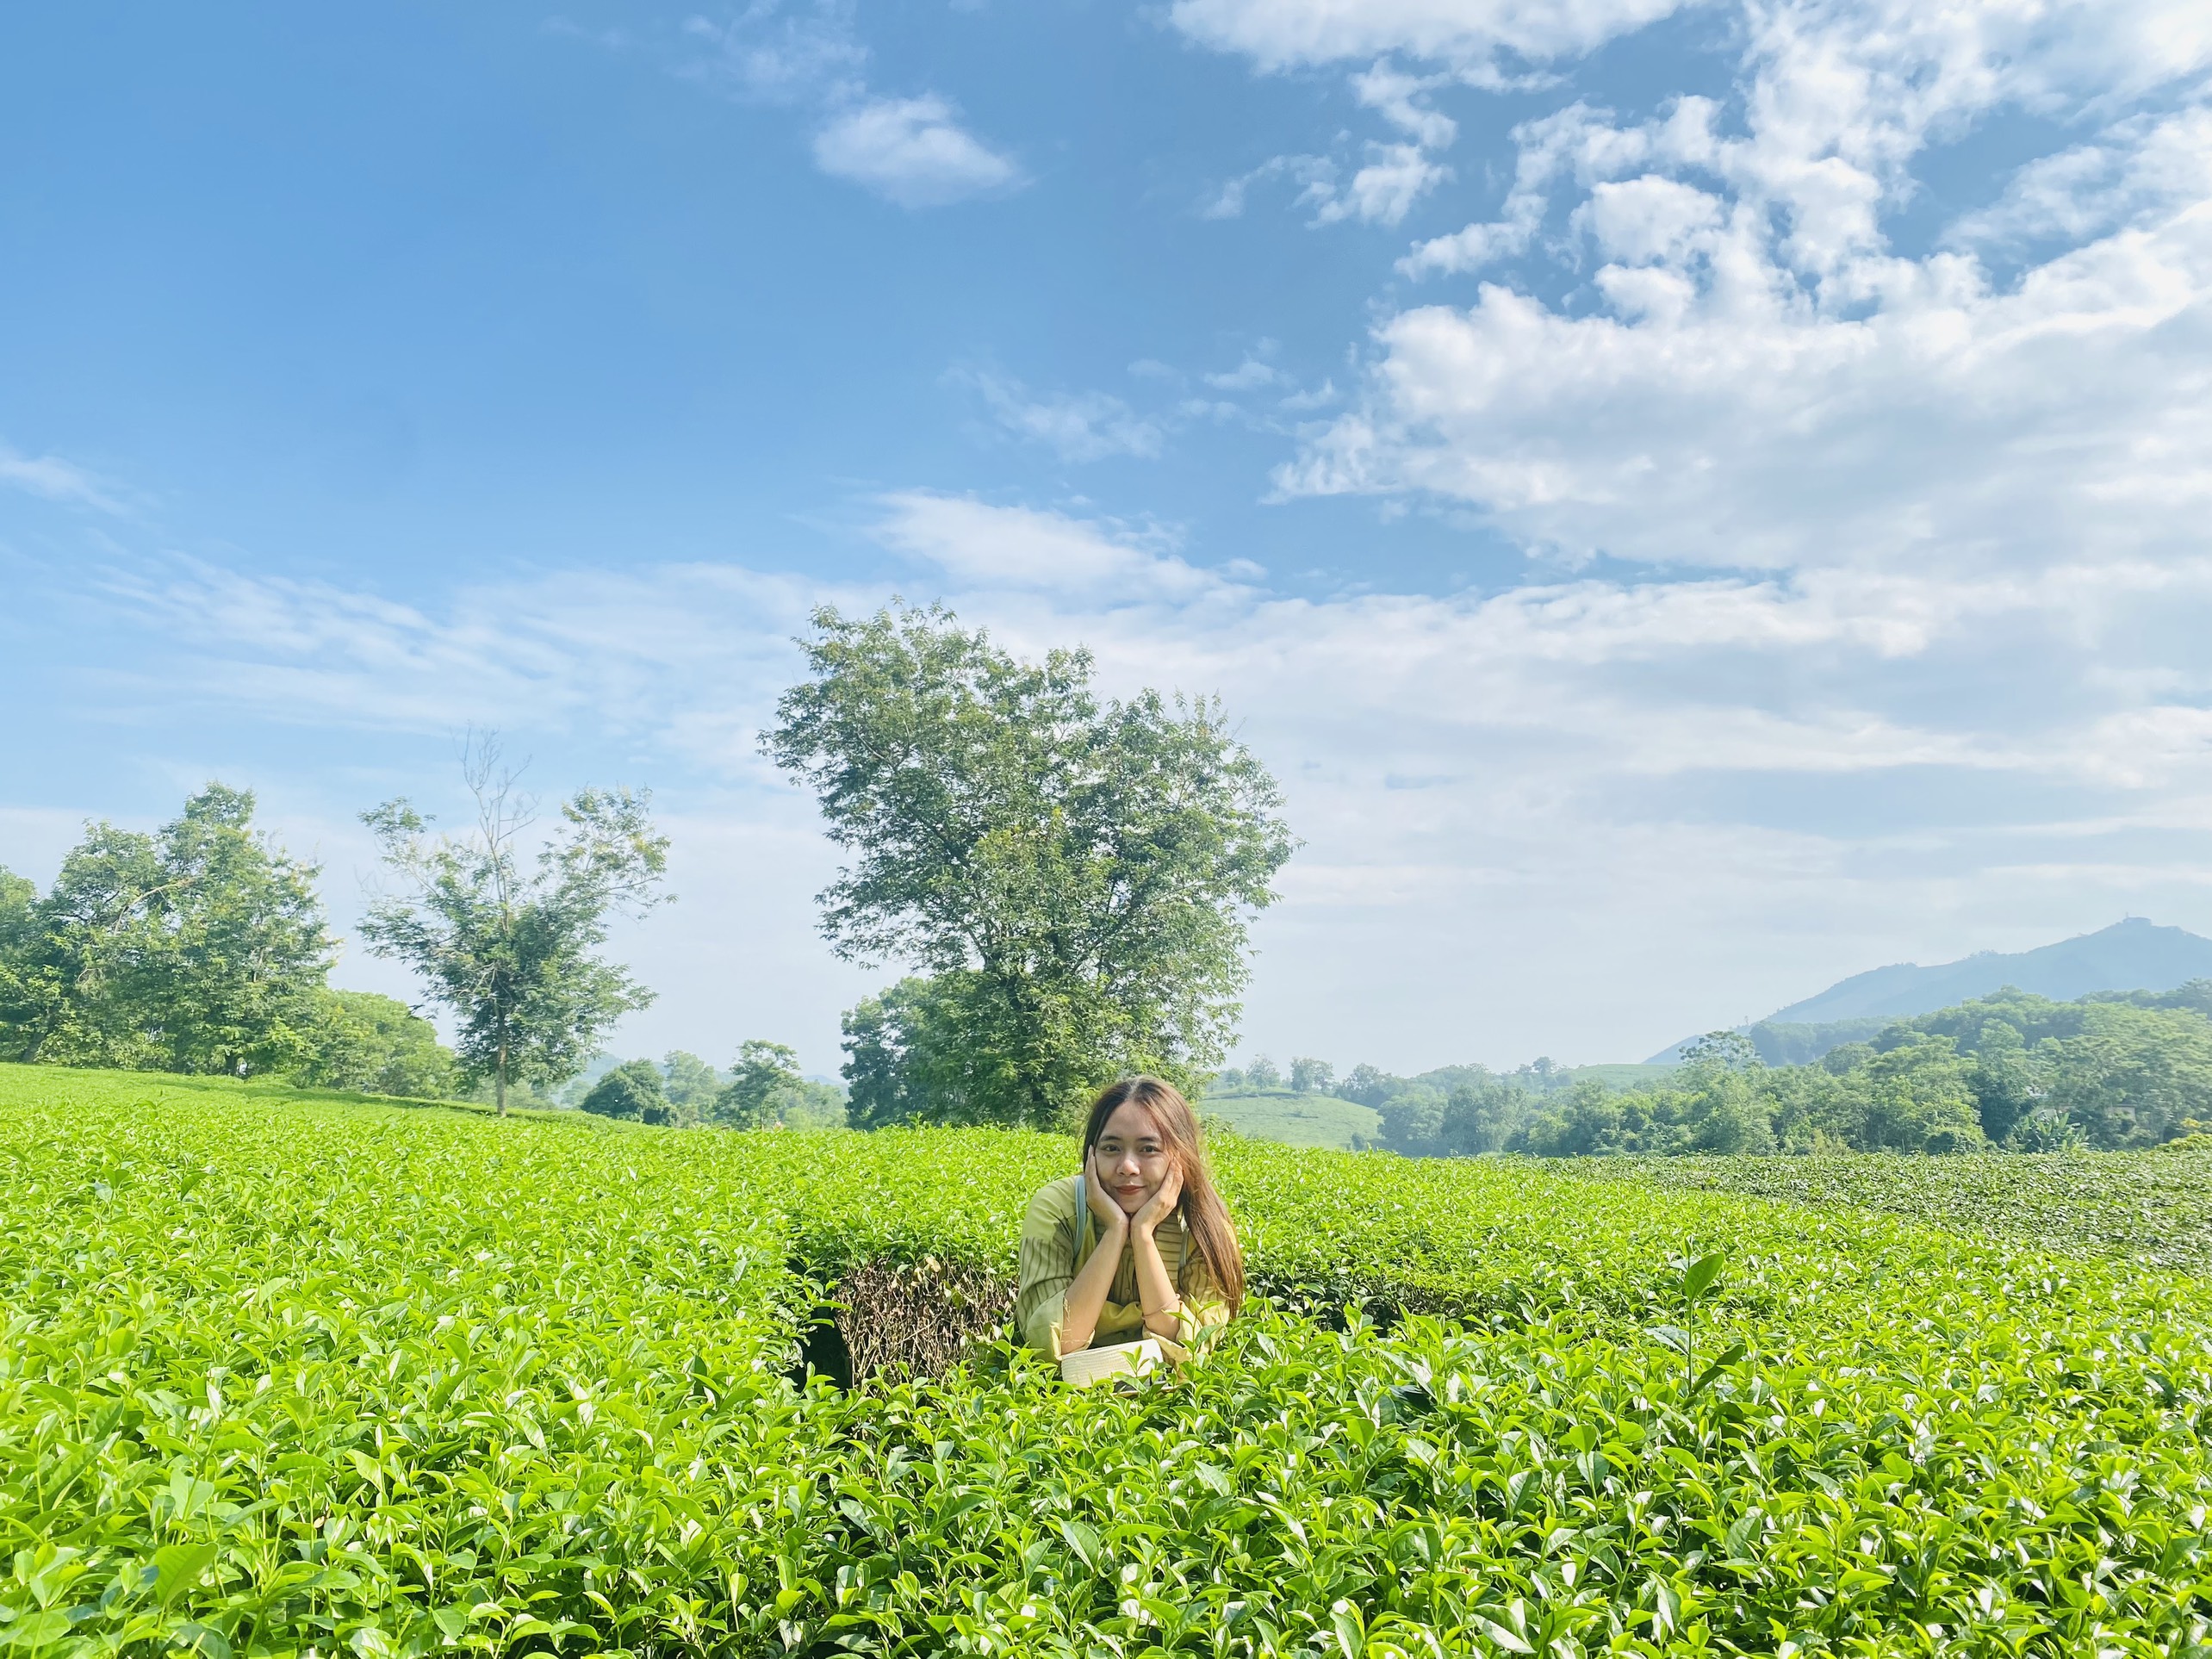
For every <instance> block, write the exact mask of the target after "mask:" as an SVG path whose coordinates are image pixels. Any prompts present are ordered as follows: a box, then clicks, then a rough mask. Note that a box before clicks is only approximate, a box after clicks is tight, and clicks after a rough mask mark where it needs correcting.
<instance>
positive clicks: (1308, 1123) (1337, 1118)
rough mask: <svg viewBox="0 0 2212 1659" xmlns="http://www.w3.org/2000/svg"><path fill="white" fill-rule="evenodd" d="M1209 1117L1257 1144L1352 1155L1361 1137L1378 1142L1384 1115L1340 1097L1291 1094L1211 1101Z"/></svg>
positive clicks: (1203, 1106)
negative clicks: (1269, 1142)
mask: <svg viewBox="0 0 2212 1659" xmlns="http://www.w3.org/2000/svg"><path fill="white" fill-rule="evenodd" d="M1198 1109H1199V1110H1200V1111H1201V1112H1202V1113H1203V1114H1204V1115H1206V1116H1208V1117H1218V1118H1220V1119H1221V1120H1222V1121H1223V1122H1226V1123H1227V1124H1228V1126H1229V1127H1230V1128H1233V1129H1234V1130H1235V1131H1236V1132H1237V1133H1238V1134H1240V1135H1243V1136H1245V1137H1246V1139H1247V1140H1273V1141H1277V1142H1279V1143H1280V1144H1282V1145H1283V1146H1333V1147H1335V1148H1336V1149H1337V1150H1338V1151H1339V1152H1349V1151H1351V1146H1352V1137H1353V1136H1355V1135H1358V1136H1360V1137H1363V1138H1364V1139H1365V1140H1373V1139H1374V1138H1375V1132H1376V1128H1378V1127H1379V1126H1380V1125H1381V1123H1382V1122H1383V1115H1382V1114H1381V1113H1379V1112H1377V1111H1376V1109H1374V1108H1373V1107H1371V1106H1362V1105H1361V1104H1359V1103H1358V1102H1357V1101H1351V1100H1339V1099H1338V1098H1337V1097H1335V1096H1334V1095H1299V1094H1293V1093H1292V1092H1291V1091H1290V1090H1288V1089H1271V1090H1265V1091H1264V1092H1261V1093H1256V1094H1233V1095H1208V1096H1206V1097H1204V1098H1203V1099H1202V1100H1201V1101H1200V1102H1199V1103H1198Z"/></svg>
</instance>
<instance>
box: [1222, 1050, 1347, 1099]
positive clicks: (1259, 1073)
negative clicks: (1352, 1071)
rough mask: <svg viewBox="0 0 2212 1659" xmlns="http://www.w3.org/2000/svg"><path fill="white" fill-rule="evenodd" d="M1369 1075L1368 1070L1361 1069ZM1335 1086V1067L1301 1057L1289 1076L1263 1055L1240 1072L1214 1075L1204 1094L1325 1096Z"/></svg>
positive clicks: (1235, 1069)
mask: <svg viewBox="0 0 2212 1659" xmlns="http://www.w3.org/2000/svg"><path fill="white" fill-rule="evenodd" d="M1365 1069H1367V1070H1369V1071H1373V1070H1374V1068H1373V1067H1372V1066H1369V1067H1367V1068H1365ZM1336 1086H1337V1075H1336V1067H1335V1066H1332V1065H1330V1064H1329V1063H1328V1062H1327V1060H1324V1059H1313V1058H1312V1057H1311V1056H1308V1055H1302V1056H1300V1057H1298V1058H1296V1059H1293V1060H1292V1061H1291V1062H1290V1075H1289V1077H1287V1078H1286V1077H1284V1076H1283V1071H1282V1068H1281V1067H1279V1066H1277V1065H1276V1063H1275V1062H1274V1061H1273V1060H1271V1059H1268V1057H1267V1056H1266V1055H1264V1054H1262V1055H1260V1056H1258V1058H1257V1059H1254V1060H1253V1061H1252V1063H1251V1064H1250V1065H1249V1066H1245V1067H1244V1068H1243V1069H1242V1070H1239V1069H1238V1068H1237V1067H1235V1066H1230V1067H1228V1068H1227V1069H1226V1070H1224V1071H1221V1072H1215V1074H1214V1080H1213V1082H1212V1084H1210V1085H1209V1088H1208V1090H1207V1092H1208V1093H1209V1094H1215V1095H1244V1094H1252V1095H1271V1094H1277V1093H1279V1092H1281V1091H1282V1090H1285V1089H1288V1090H1289V1091H1290V1092H1291V1093H1292V1094H1294V1095H1326V1094H1327V1093H1329V1092H1330V1091H1331V1090H1334V1089H1335V1088H1336Z"/></svg>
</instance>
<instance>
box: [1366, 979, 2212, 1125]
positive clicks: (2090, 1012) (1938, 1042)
mask: <svg viewBox="0 0 2212 1659" xmlns="http://www.w3.org/2000/svg"><path fill="white" fill-rule="evenodd" d="M2207 1010H2212V981H2207V980H2196V981H2192V982H2191V983H2190V984H2189V985H2184V986H2182V987H2181V988H2180V989H2179V990H2178V991H2106V992H2099V993H2097V994H2096V995H2093V996H2090V997H2083V998H2081V999H2080V1000H2079V1001H2077V1002H2070V1003H2059V1002H2052V1001H2050V1000H2049V999H2047V998H2046V997H2037V996H2034V995H2031V994H2029V993H2028V992H2025V991H2015V990H2011V989H2010V988H2008V989H2006V990H2004V991H1999V992H1998V994H1997V995H1995V996H1993V997H1985V998H1981V999H1979V1000H1977V1001H1973V1002H1968V1003H1960V1004H1959V1005H1958V1006H1956V1007H1954V1008H1946V1009H1941V1010H1937V1011H1936V1012H1935V1013H1933V1014H1923V1015H1919V1016H1915V1017H1913V1018H1911V1019H1904V1020H1894V1021H1888V1022H1882V1023H1880V1026H1879V1028H1877V1029H1875V1030H1873V1031H1872V1032H1871V1033H1868V1034H1867V1035H1866V1036H1865V1037H1863V1038H1861V1039H1860V1040H1855V1041H1845V1042H1842V1043H1838V1044H1835V1045H1833V1046H1830V1045H1827V1044H1825V1043H1822V1044H1821V1045H1820V1048H1819V1053H1818V1056H1817V1059H1813V1060H1811V1061H1810V1062H1809V1063H1804V1064H1782V1065H1774V1064H1770V1063H1768V1060H1767V1059H1765V1058H1763V1057H1762V1053H1761V1051H1760V1045H1759V1044H1758V1043H1757V1042H1756V1041H1755V1038H1754V1036H1753V1035H1750V1034H1747V1033H1743V1032H1733V1031H1722V1032H1713V1033H1712V1034H1710V1035H1706V1036H1704V1037H1700V1038H1699V1039H1697V1040H1696V1041H1693V1042H1692V1043H1690V1044H1689V1045H1687V1047H1686V1049H1685V1058H1684V1059H1683V1062H1682V1063H1681V1065H1680V1066H1675V1067H1674V1068H1672V1069H1671V1070H1670V1071H1668V1072H1666V1073H1665V1074H1664V1075H1663V1077H1662V1078H1658V1079H1655V1080H1651V1081H1645V1082H1638V1083H1636V1084H1632V1085H1631V1086H1629V1087H1626V1088H1619V1087H1609V1086H1608V1085H1607V1083H1606V1081H1604V1080H1603V1079H1602V1078H1601V1077H1600V1076H1594V1075H1590V1074H1589V1073H1588V1072H1583V1073H1581V1074H1579V1075H1578V1074H1577V1073H1575V1072H1569V1071H1566V1070H1564V1069H1563V1068H1559V1067H1556V1066H1552V1065H1551V1063H1550V1061H1548V1060H1539V1061H1538V1062H1537V1063H1536V1064H1535V1065H1534V1066H1524V1067H1522V1068H1521V1069H1520V1070H1519V1072H1511V1073H1505V1074H1500V1073H1495V1072H1489V1071H1487V1070H1485V1069H1484V1068H1483V1067H1481V1066H1451V1067H1446V1068H1445V1069H1443V1070H1440V1071H1437V1072H1426V1073H1424V1074H1422V1075H1421V1076H1420V1077H1416V1078H1397V1077H1391V1076H1389V1075H1388V1074H1385V1073H1383V1072H1376V1070H1375V1069H1374V1068H1373V1067H1371V1066H1359V1067H1357V1068H1355V1069H1354V1070H1353V1071H1352V1072H1351V1073H1350V1074H1349V1075H1348V1076H1347V1077H1346V1078H1345V1079H1344V1081H1343V1082H1342V1084H1340V1085H1339V1088H1338V1090H1337V1092H1338V1093H1339V1095H1341V1096H1343V1097H1345V1098H1347V1099H1351V1100H1355V1101H1358V1102H1359V1103H1361V1104H1363V1105H1366V1106H1371V1107H1373V1108H1374V1109H1376V1111H1377V1112H1378V1113H1380V1114H1381V1116H1382V1120H1383V1121H1382V1126H1381V1129H1380V1133H1379V1134H1378V1135H1377V1136H1376V1142H1375V1144H1376V1145H1378V1146H1383V1147H1387V1148H1389V1149H1390V1150H1392V1151H1394V1152H1400V1153H1406V1154H1407V1155H1409V1156H1416V1157H1465V1156H1471V1155H1475V1154H1479V1153H1494V1152H1504V1153H1530V1154H1533V1155H1535V1156H1538V1157H1544V1158H1573V1157H1584V1156H1589V1155H1592V1154H1599V1153H1647V1154H1648V1153H1659V1154H1674V1153H1768V1152H1779V1153H1813V1152H1821V1151H1828V1150H1834V1151H1846V1150H1849V1151H1858V1152H1876V1151H1885V1150H1887V1151H1898V1152H1921V1153H1954V1152H1985V1151H1990V1150H1992V1149H1994V1150H2003V1151H2010V1152H2046V1151H2053V1150H2056V1149H2058V1148H2060V1147H2065V1146H2091V1147H2097V1148H2100V1149H2120V1148H2127V1147H2137V1146H2159V1145H2161V1144H2163V1143H2164V1142H2166V1141H2169V1140H2173V1139H2175V1138H2177V1137H2178V1136H2180V1135H2184V1134H2196V1133H2201V1132H2203V1131H2205V1130H2207V1129H2208V1128H2212V1018H2208V1016H2207ZM1855 1023H1857V1022H1855ZM1776 1029H1778V1030H1784V1029H1786V1028H1776ZM1799 1029H1800V1030H1801V1031H1803V1032H1821V1031H1823V1028H1817V1027H1808V1028H1799ZM1773 1035H1774V1034H1773V1033H1772V1032H1770V1033H1768V1036H1769V1038H1770V1040H1772V1038H1773ZM1799 1041H1801V1042H1803V1043H1805V1044H1806V1045H1808V1046H1810V1045H1811V1043H1813V1042H1816V1041H1818V1039H1817V1038H1813V1037H1800V1038H1799ZM1780 1052H1784V1053H1786V1052H1789V1051H1788V1050H1787V1049H1782V1050H1780ZM1593 1069H1595V1068H1593ZM1642 1069H1643V1068H1638V1070H1639V1071H1640V1070H1642Z"/></svg>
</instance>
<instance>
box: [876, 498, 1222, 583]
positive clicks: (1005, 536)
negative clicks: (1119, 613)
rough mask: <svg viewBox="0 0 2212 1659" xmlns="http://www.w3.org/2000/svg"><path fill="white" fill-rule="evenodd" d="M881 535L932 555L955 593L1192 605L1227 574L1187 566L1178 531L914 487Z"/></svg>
mask: <svg viewBox="0 0 2212 1659" xmlns="http://www.w3.org/2000/svg"><path fill="white" fill-rule="evenodd" d="M884 506H885V515H884V517H883V518H882V519H881V520H880V521H879V523H878V525H877V526H876V531H875V534H876V536H877V538H878V539H879V540H880V541H881V542H883V543H884V544H885V545H886V546H888V547H892V548H895V549H897V550H898V551H900V552H902V553H906V554H909V555H911V556H914V557H916V558H917V559H921V560H923V561H926V562H928V563H929V564H930V565H932V566H934V567H935V568H936V569H939V570H941V571H942V572H943V573H944V575H946V576H947V577H948V578H949V579H950V584H951V586H952V587H953V588H954V591H967V592H973V591H977V590H981V591H984V592H1016V593H1047V594H1054V595H1059V596H1062V597H1066V598H1072V599H1074V600H1079V601H1082V602H1084V603H1088V604H1094V605H1096V604H1108V605H1110V604H1115V603H1126V602H1129V601H1134V600H1146V601H1185V602H1187V601H1190V600H1198V599H1202V598H1206V597H1209V596H1215V595H1219V594H1221V593H1225V592H1227V591H1228V589H1227V584H1225V583H1224V582H1223V581H1222V579H1221V578H1219V577H1216V576H1214V575H1210V574H1209V573H1208V572H1205V571H1202V570H1198V569H1194V568H1193V567H1192V566H1190V565H1189V564H1186V563H1185V562H1184V561H1183V560H1182V559H1181V558H1180V557H1179V556H1177V554H1176V553H1175V552H1174V551H1173V550H1172V544H1173V537H1170V536H1167V535H1164V534H1163V533H1161V532H1159V531H1140V532H1134V533H1132V532H1130V531H1127V530H1123V529H1118V528H1115V527H1111V526H1108V525H1101V524H1098V523H1097V522H1093V521H1086V520H1082V519H1072V518H1069V517H1068V516H1066V514H1064V513H1047V512H1039V511H1037V510H1035V509H1033V508H1029V507H1016V506H994V505H991V504H990V503H987V502H983V501H979V500H974V499H972V497H968V496H964V495H941V494H935V493H932V492H929V491H924V490H910V491H905V492H903V493H901V494H895V495H892V496H888V497H886V498H885V501H884Z"/></svg>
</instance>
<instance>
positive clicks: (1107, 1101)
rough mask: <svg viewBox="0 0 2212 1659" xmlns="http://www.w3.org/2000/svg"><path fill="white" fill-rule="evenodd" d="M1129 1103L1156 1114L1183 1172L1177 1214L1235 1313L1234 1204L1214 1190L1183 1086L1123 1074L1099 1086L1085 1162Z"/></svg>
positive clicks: (1239, 1288) (1238, 1302)
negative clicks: (1109, 1121)
mask: <svg viewBox="0 0 2212 1659" xmlns="http://www.w3.org/2000/svg"><path fill="white" fill-rule="evenodd" d="M1130 1101H1134V1102H1136V1103H1137V1104H1138V1105H1140V1106H1141V1107H1143V1108H1144V1109H1146V1111H1148V1112H1150V1113H1151V1114H1152V1119H1153V1123H1154V1124H1155V1125H1156V1126H1157V1127H1158V1128H1159V1139H1160V1144H1161V1145H1162V1146H1164V1147H1165V1148H1166V1151H1167V1153H1168V1155H1169V1156H1170V1157H1171V1158H1172V1159H1174V1160H1175V1165H1176V1167H1177V1169H1178V1170H1180V1171H1182V1173H1183V1196H1182V1197H1181V1198H1179V1199H1177V1201H1176V1205H1175V1209H1176V1213H1177V1215H1181V1216H1182V1218H1183V1230H1184V1234H1185V1236H1187V1237H1188V1238H1189V1239H1190V1242H1191V1243H1192V1244H1193V1245H1195V1246H1197V1250H1198V1258H1199V1259H1200V1260H1201V1261H1202V1262H1204V1263H1205V1264H1206V1271H1207V1272H1208V1273H1209V1274H1210V1275H1212V1277H1213V1280H1214V1286H1215V1289H1217V1290H1219V1291H1220V1292H1221V1299H1222V1300H1223V1301H1225V1302H1227V1303H1228V1305H1229V1311H1230V1312H1231V1313H1232V1314H1234V1313H1236V1312H1238V1311H1239V1310H1240V1309H1241V1308H1243V1306H1244V1288H1245V1272H1244V1249H1243V1246H1240V1245H1239V1244H1238V1243H1237V1229H1236V1226H1235V1224H1234V1223H1233V1222H1232V1221H1230V1220H1229V1207H1228V1206H1227V1204H1225V1203H1223V1202H1221V1194H1220V1193H1218V1192H1216V1191H1215V1190H1214V1177H1213V1172H1212V1171H1209V1169H1208V1168H1207V1167H1206V1145H1205V1140H1204V1139H1203V1137H1202V1135H1201V1134H1199V1130H1198V1115H1197V1114H1196V1112H1194V1111H1192V1110H1191V1109H1190V1102H1189V1101H1187V1100H1185V1099H1184V1097H1183V1091H1182V1090H1180V1089H1177V1087H1176V1086H1175V1085H1174V1084H1171V1083H1170V1082H1168V1081H1166V1080H1165V1078H1153V1077H1136V1078H1122V1080H1121V1081H1120V1082H1119V1083H1110V1084H1107V1085H1106V1087H1105V1088H1103V1089H1102V1090H1099V1091H1098V1098H1097V1099H1096V1100H1094V1101H1092V1102H1091V1103H1090V1120H1089V1121H1088V1122H1085V1123H1084V1126H1083V1166H1084V1168H1085V1169H1086V1170H1087V1169H1089V1168H1090V1149H1091V1148H1092V1147H1093V1146H1097V1144H1098V1137H1099V1136H1100V1135H1102V1134H1105V1133H1106V1120H1107V1119H1108V1118H1109V1117H1111V1116H1113V1115H1114V1114H1115V1112H1117V1111H1119V1110H1120V1109H1122V1106H1124V1105H1125V1104H1127V1103H1128V1102H1130ZM1176 1288H1177V1289H1178V1290H1179V1289H1182V1287H1181V1286H1180V1285H1177V1287H1176Z"/></svg>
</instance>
